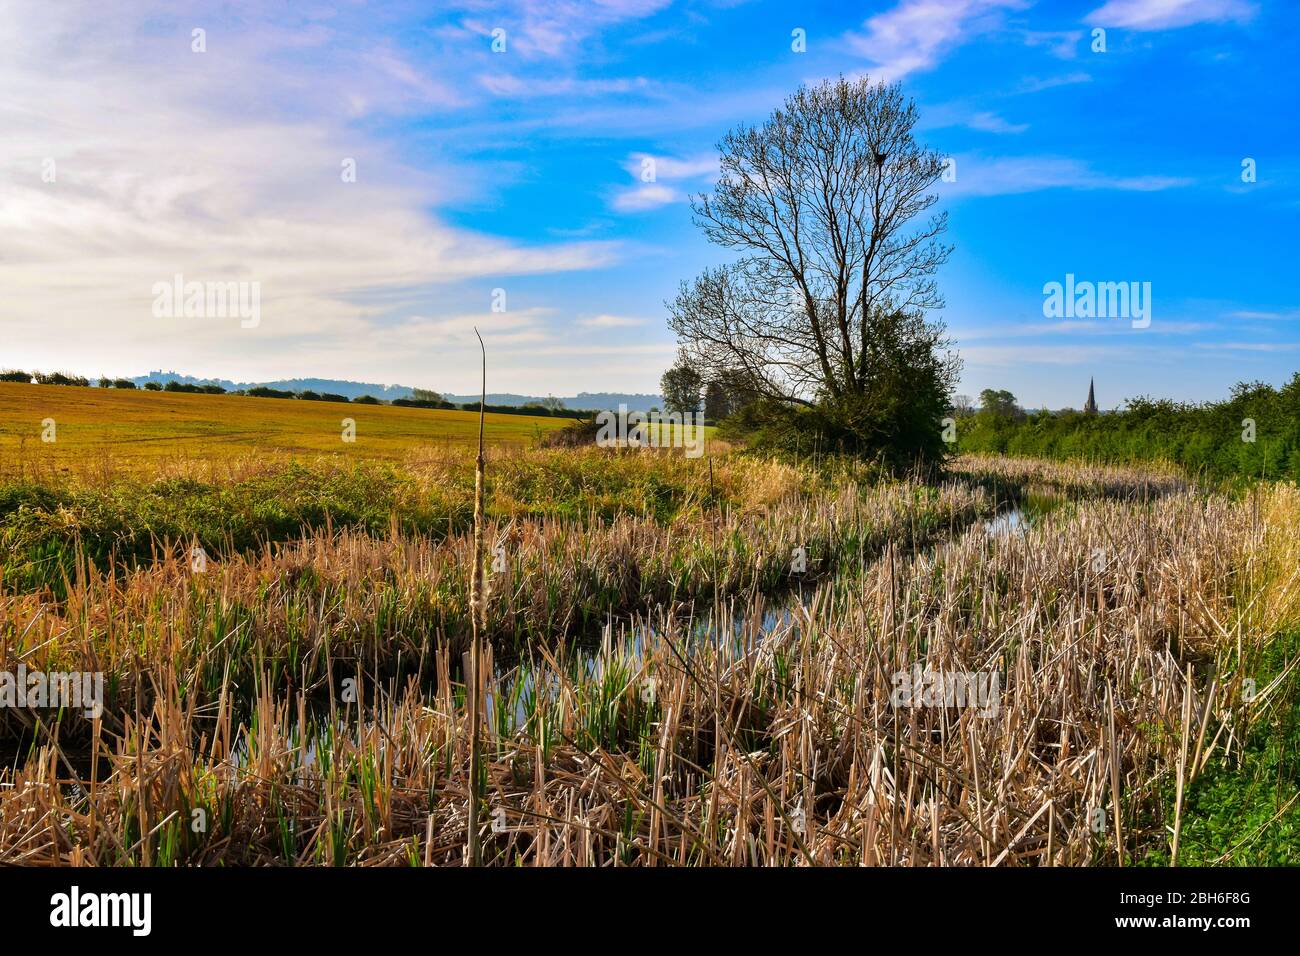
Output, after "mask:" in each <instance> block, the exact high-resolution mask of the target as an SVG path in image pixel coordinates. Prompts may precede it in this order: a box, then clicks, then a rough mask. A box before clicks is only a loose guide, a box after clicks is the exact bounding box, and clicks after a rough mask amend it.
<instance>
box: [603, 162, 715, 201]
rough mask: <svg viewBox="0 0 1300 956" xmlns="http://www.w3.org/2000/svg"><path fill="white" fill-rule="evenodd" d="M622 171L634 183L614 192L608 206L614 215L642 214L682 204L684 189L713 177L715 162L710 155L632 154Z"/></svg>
mask: <svg viewBox="0 0 1300 956" xmlns="http://www.w3.org/2000/svg"><path fill="white" fill-rule="evenodd" d="M623 168H624V169H626V170H627V172H628V174H629V175H630V176H631V177H632V178H633V179H634V180H636V183H635V184H634V185H631V186H625V187H622V188H620V189H617V190H615V191H614V193H613V194H612V196H611V198H610V206H611V207H612V208H613V209H615V210H617V211H618V212H644V211H645V210H647V209H656V208H658V207H659V206H666V205H669V204H671V203H676V202H685V201H686V198H687V188H686V187H687V186H688V185H689V184H691V183H692V182H693V181H694V182H699V183H701V184H702V183H703V181H704V180H705V179H706V178H707V177H711V176H715V175H716V174H717V171H718V159H717V157H716V156H714V155H712V154H701V155H699V156H694V157H688V158H681V157H676V156H656V155H653V154H651V153H632V154H631V155H630V156H629V157H628V158H627V161H626V162H625V163H624V164H623Z"/></svg>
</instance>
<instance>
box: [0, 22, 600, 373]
mask: <svg viewBox="0 0 1300 956" xmlns="http://www.w3.org/2000/svg"><path fill="white" fill-rule="evenodd" d="M152 9H153V5H152V4H149V3H144V2H130V0H125V2H123V3H122V4H119V5H118V6H117V7H115V14H114V17H112V18H110V19H108V20H105V19H104V18H103V17H101V16H99V15H98V13H97V11H98V5H97V4H93V3H89V2H85V3H67V4H61V5H59V6H58V7H57V8H46V7H38V6H36V5H30V6H25V5H21V4H20V5H17V6H16V7H12V8H7V9H6V10H5V14H4V16H3V17H0V48H3V49H6V50H11V51H21V53H19V54H16V55H14V56H9V57H6V58H4V59H3V60H0V88H3V89H4V90H5V94H6V95H5V99H4V101H3V103H0V128H3V129H4V130H5V135H4V137H2V138H0V284H2V285H3V287H4V289H5V298H6V301H5V312H6V316H5V338H6V346H7V347H8V349H9V350H11V354H14V353H17V354H19V355H22V356H23V357H24V361H27V362H29V363H31V364H35V365H38V366H47V367H65V366H69V367H70V366H81V367H91V368H94V367H98V366H102V367H105V368H111V369H121V370H123V371H125V370H129V369H132V368H136V369H143V368H145V367H166V368H173V367H184V366H188V367H191V368H197V367H208V368H211V367H213V366H217V367H218V369H219V370H222V374H225V375H228V376H235V377H241V378H252V377H254V376H255V375H259V374H265V375H268V376H274V375H277V374H282V373H284V372H287V371H292V370H295V369H296V370H302V369H304V368H311V367H313V366H314V365H320V364H326V363H328V362H329V361H333V360H334V357H336V356H338V355H339V354H348V355H351V356H353V357H356V358H357V360H358V361H359V360H360V359H359V357H360V356H363V355H365V354H366V353H367V351H368V346H370V345H371V344H377V343H382V342H385V341H391V339H390V338H389V336H390V335H391V334H392V331H391V330H392V329H393V328H394V322H397V323H398V324H399V326H400V319H401V317H402V316H403V315H404V314H408V313H410V312H415V311H416V310H417V309H418V308H419V305H420V303H421V302H427V301H428V300H427V296H428V294H429V289H430V287H432V286H436V285H445V284H449V283H464V282H470V283H473V282H479V283H481V284H482V286H483V293H482V296H483V298H482V301H483V302H484V303H485V311H486V303H487V301H488V293H489V291H490V289H491V288H492V287H494V286H496V285H499V284H500V283H501V282H502V281H503V280H504V279H506V278H508V277H510V276H521V275H539V274H545V273H552V272H563V271H568V270H580V269H588V268H593V267H600V266H603V265H608V264H610V263H611V262H613V261H614V260H615V259H616V258H617V256H618V252H617V250H618V246H617V244H614V243H608V242H554V243H550V244H542V243H521V242H519V241H516V240H511V239H506V238H500V237H495V236H493V235H490V234H486V233H483V232H480V231H474V230H469V229H465V228H460V227H453V226H451V225H449V224H447V223H446V222H445V221H444V220H442V219H441V218H440V217H439V216H438V215H437V214H436V213H434V212H432V210H436V209H437V208H438V207H439V206H440V205H441V204H442V203H443V202H444V201H445V199H446V197H447V196H448V195H452V194H454V193H455V191H456V190H457V189H458V188H460V187H458V186H456V185H455V184H456V183H457V182H459V181H465V180H473V179H474V178H475V177H476V176H477V175H480V174H478V173H476V172H475V171H473V170H471V169H467V168H461V167H458V166H457V165H456V164H455V163H453V162H447V163H443V164H441V165H440V166H438V167H437V168H435V169H432V170H425V169H422V168H419V167H417V166H413V165H409V164H408V163H407V161H406V157H405V156H404V155H403V154H402V153H401V152H400V151H398V150H397V149H395V148H394V147H393V146H392V145H391V144H390V143H388V142H386V141H385V140H384V139H382V138H380V137H378V136H376V135H375V134H373V133H370V132H367V131H366V130H364V129H363V128H361V127H360V126H358V125H356V124H354V123H352V122H350V119H351V118H352V117H353V116H354V115H355V114H356V112H357V111H358V110H361V111H363V112H365V111H367V110H369V109H370V106H369V104H383V109H384V110H385V111H392V110H393V109H402V108H404V106H403V104H411V105H415V104H417V103H418V104H420V105H421V109H422V110H424V111H427V110H428V109H429V107H430V104H436V105H437V107H439V108H441V107H443V106H445V105H446V103H445V102H444V101H443V100H442V91H443V89H444V87H443V85H442V84H441V83H440V82H439V81H437V80H436V79H430V80H429V81H428V82H425V81H423V80H422V79H421V78H420V74H419V73H418V72H417V73H413V72H409V71H408V70H406V69H404V68H403V67H402V66H401V64H402V63H404V62H405V61H403V60H401V58H399V57H398V56H397V55H396V54H395V53H394V52H393V51H391V50H389V49H388V48H387V47H384V46H379V47H375V46H374V45H372V44H368V43H366V42H364V41H361V40H357V41H355V42H354V41H353V40H352V39H351V38H350V37H349V35H348V33H347V29H346V27H347V25H346V24H345V23H339V24H334V25H331V26H329V27H328V28H325V27H318V28H316V29H313V30H311V31H307V32H305V33H304V31H302V30H301V28H300V27H299V26H298V25H297V21H296V20H294V19H293V17H292V15H290V22H288V23H281V22H279V21H276V20H268V19H265V18H264V17H263V15H262V14H261V13H260V12H259V11H260V10H261V8H259V7H256V6H251V7H248V8H247V10H248V11H249V12H248V14H247V15H248V16H249V17H255V18H257V23H256V27H257V29H255V30H249V29H248V26H247V24H244V23H234V22H227V21H225V20H223V19H221V18H219V17H217V16H215V15H212V14H210V13H208V12H207V11H206V9H205V8H204V7H203V6H200V5H195V6H194V7H193V8H192V9H187V8H184V7H182V8H180V10H179V12H177V13H176V14H175V16H176V19H166V20H154V21H149V20H148V16H149V12H150V11H151V10H152ZM193 23H206V24H207V27H206V29H207V36H206V46H207V49H206V52H202V53H199V52H193V51H192V49H191V32H190V31H191V24H193ZM146 26H147V28H146ZM322 31H324V34H322ZM325 42H328V43H329V44H330V45H331V54H330V56H329V57H327V58H322V59H319V60H316V59H314V58H313V52H314V51H315V49H316V47H317V46H318V45H319V44H321V43H325ZM303 58H307V59H308V60H309V61H310V62H311V69H312V72H311V74H310V75H311V77H312V82H311V85H310V87H305V86H304V85H303V83H302V80H301V76H302V73H301V70H302V69H303ZM52 63H58V64H59V65H60V66H59V68H58V70H53V71H52V70H51V69H50V64H52ZM363 63H368V64H372V65H373V64H376V63H380V64H383V65H384V66H383V68H382V69H373V70H366V69H361V68H360V67H359V64H363ZM317 89H320V90H321V91H329V92H328V95H326V94H325V93H324V92H322V94H321V95H319V96H317V95H316V94H315V92H314V91H315V90H317ZM338 90H345V91H350V92H349V96H348V97H345V98H343V97H339V96H338V95H337V93H335V92H334V91H338ZM287 103H292V106H291V107H288V106H286V104H287ZM30 104H39V108H38V109H34V108H32V107H31V106H30ZM376 108H378V107H376ZM47 159H48V160H51V161H52V162H53V163H54V166H53V169H54V170H55V174H54V177H53V181H52V182H47V181H43V179H42V171H43V169H44V167H45V162H46V160H47ZM349 160H351V161H355V172H356V176H355V180H356V181H355V182H351V181H348V177H347V175H346V173H347V167H348V166H349V165H350V164H349V162H348V161H349ZM176 274H182V275H183V276H184V277H185V278H186V279H187V280H190V281H204V282H227V281H247V282H257V283H259V284H260V290H261V292H260V294H261V312H262V319H261V323H260V325H259V326H258V327H256V328H252V329H241V328H240V327H239V323H238V321H227V320H222V319H159V318H156V317H155V316H154V315H153V314H152V310H151V298H152V291H151V290H152V288H153V286H154V284H155V283H157V282H160V281H168V282H169V281H171V280H172V277H173V276H174V275H176ZM69 277H75V279H73V280H70V278H69ZM432 331H436V330H432ZM436 341H437V340H436V339H434V338H430V339H426V340H425V348H426V353H425V354H426V355H427V354H428V353H427V349H428V348H431V347H432V345H433V343H435V342H436ZM382 351H383V350H382V349H377V352H380V353H382ZM405 357H406V358H410V359H411V360H412V361H415V360H416V358H415V357H412V356H409V355H408V356H405ZM376 361H377V362H383V359H382V358H379V359H377V360H376ZM382 367H384V368H387V367H388V366H387V365H384V366H382ZM363 371H364V370H363V369H361V368H355V372H356V373H358V374H360V373H362V372H363ZM372 372H373V370H372Z"/></svg>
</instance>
